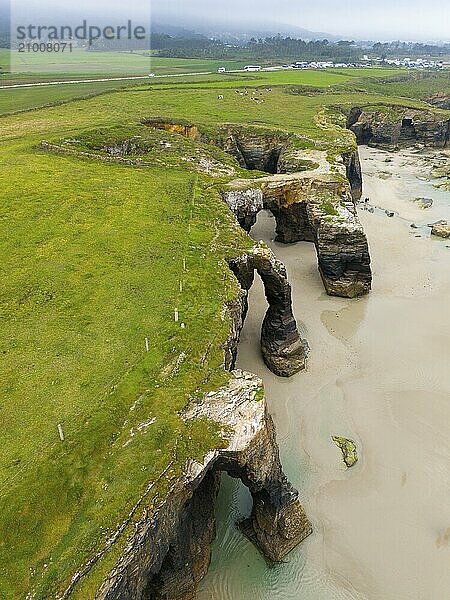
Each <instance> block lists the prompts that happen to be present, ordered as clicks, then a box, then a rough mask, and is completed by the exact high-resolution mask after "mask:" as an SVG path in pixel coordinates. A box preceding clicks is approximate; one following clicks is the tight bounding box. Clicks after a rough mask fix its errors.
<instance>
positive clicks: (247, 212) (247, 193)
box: [223, 188, 264, 233]
mask: <svg viewBox="0 0 450 600" xmlns="http://www.w3.org/2000/svg"><path fill="white" fill-rule="evenodd" d="M223 199H224V200H225V202H226V203H227V204H228V206H229V207H230V209H231V210H232V211H233V212H234V214H235V215H236V218H237V220H238V221H239V225H240V226H241V227H242V229H245V231H247V233H248V232H249V231H250V230H251V228H252V227H253V225H254V224H255V223H256V218H257V216H258V213H259V211H260V210H262V209H263V208H264V203H263V194H262V191H261V190H260V189H259V188H249V189H247V190H242V191H231V192H225V193H224V194H223Z"/></svg>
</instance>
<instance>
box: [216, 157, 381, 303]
mask: <svg viewBox="0 0 450 600" xmlns="http://www.w3.org/2000/svg"><path fill="white" fill-rule="evenodd" d="M303 159H304V160H311V161H312V160H314V161H315V162H316V164H317V165H318V166H317V168H316V169H313V170H309V171H302V172H298V173H289V174H277V175H272V176H268V177H265V178H262V179H258V180H256V181H255V180H253V181H250V180H247V181H245V180H236V181H233V182H231V183H230V184H229V186H228V190H227V191H226V192H225V193H224V199H225V200H226V201H227V202H228V204H229V206H230V207H231V208H232V210H235V214H236V216H237V218H238V220H239V221H240V222H241V221H242V217H241V215H242V214H243V212H245V211H243V209H242V207H241V206H242V205H243V204H245V203H246V202H247V201H248V199H250V198H253V197H255V196H256V195H257V194H258V190H261V191H262V204H263V207H264V208H265V209H268V210H270V211H271V212H272V214H273V215H274V217H275V219H276V240H277V241H278V242H281V243H285V244H290V243H294V242H299V241H309V242H314V244H315V246H316V250H317V257H318V266H319V271H320V274H321V276H322V280H323V282H324V285H325V289H326V291H327V293H328V294H330V295H334V296H342V297H347V298H354V297H357V296H362V295H364V294H367V293H368V292H369V291H370V289H371V282H372V273H371V267H370V262H371V261H370V253H369V246H368V242H367V238H366V235H365V233H364V230H363V227H362V225H361V223H360V221H359V218H358V215H357V210H356V200H357V199H359V198H360V196H361V190H362V175H361V166H360V162H359V155H358V153H357V152H352V153H348V154H345V155H344V156H343V157H342V158H341V160H340V161H338V160H337V161H336V162H335V164H334V165H331V164H330V163H329V162H328V160H327V158H326V155H325V153H324V152H319V151H304V152H303ZM249 186H253V187H249ZM256 186H258V187H256ZM230 197H232V198H233V200H234V201H233V203H230V201H229V198H230ZM258 197H259V195H258ZM233 206H234V207H239V210H237V208H233ZM247 207H248V209H247V210H248V213H250V214H251V216H248V215H247V223H253V222H255V221H256V217H257V213H258V212H259V210H260V208H261V202H259V203H258V204H256V203H254V202H248V204H247Z"/></svg>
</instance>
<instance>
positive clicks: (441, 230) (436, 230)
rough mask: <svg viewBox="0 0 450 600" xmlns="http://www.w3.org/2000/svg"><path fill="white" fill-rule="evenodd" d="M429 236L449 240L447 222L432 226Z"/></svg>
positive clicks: (449, 231) (449, 230) (449, 233)
mask: <svg viewBox="0 0 450 600" xmlns="http://www.w3.org/2000/svg"><path fill="white" fill-rule="evenodd" d="M431 235H436V236H437V237H441V238H445V239H447V238H450V225H447V222H445V223H436V225H433V229H432V230H431Z"/></svg>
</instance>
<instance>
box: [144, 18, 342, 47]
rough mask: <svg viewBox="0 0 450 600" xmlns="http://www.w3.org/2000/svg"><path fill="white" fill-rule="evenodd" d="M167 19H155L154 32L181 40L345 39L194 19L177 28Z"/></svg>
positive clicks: (290, 27)
mask: <svg viewBox="0 0 450 600" xmlns="http://www.w3.org/2000/svg"><path fill="white" fill-rule="evenodd" d="M168 22H169V21H168V19H167V18H166V20H164V19H163V18H155V20H154V21H153V23H152V31H154V32H155V33H167V34H169V35H174V36H179V37H193V36H195V34H201V35H204V36H206V37H208V38H215V39H217V40H220V41H222V42H226V43H237V44H239V43H245V42H248V41H249V40H250V39H251V38H256V39H258V38H265V37H272V36H275V35H277V34H281V35H283V36H291V37H294V38H300V39H303V40H306V41H308V40H323V39H327V40H329V41H330V42H334V41H338V40H340V39H342V37H339V36H336V35H333V34H331V33H325V32H319V31H310V30H308V29H303V28H302V27H296V26H295V25H287V24H283V23H257V24H256V23H254V22H252V23H248V22H247V23H245V22H239V23H222V22H214V21H212V22H208V21H205V20H204V19H201V20H200V19H195V18H192V19H191V20H188V21H186V19H183V24H178V23H177V22H176V18H173V19H171V20H170V24H168Z"/></svg>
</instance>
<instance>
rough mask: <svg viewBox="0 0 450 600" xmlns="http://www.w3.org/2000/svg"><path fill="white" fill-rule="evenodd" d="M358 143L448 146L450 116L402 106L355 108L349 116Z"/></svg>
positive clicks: (348, 124)
mask: <svg viewBox="0 0 450 600" xmlns="http://www.w3.org/2000/svg"><path fill="white" fill-rule="evenodd" d="M347 127H348V128H349V129H350V130H351V131H353V133H354V134H355V136H356V139H357V141H358V144H369V145H371V146H381V147H388V148H392V147H406V146H412V145H414V144H418V143H420V144H424V145H425V146H429V147H433V148H446V147H447V146H448V145H449V143H450V119H449V117H448V115H446V114H445V113H441V112H433V111H431V110H425V109H414V108H406V107H401V106H383V107H365V108H358V107H355V108H353V109H352V110H351V111H350V113H349V115H348V119H347Z"/></svg>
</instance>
